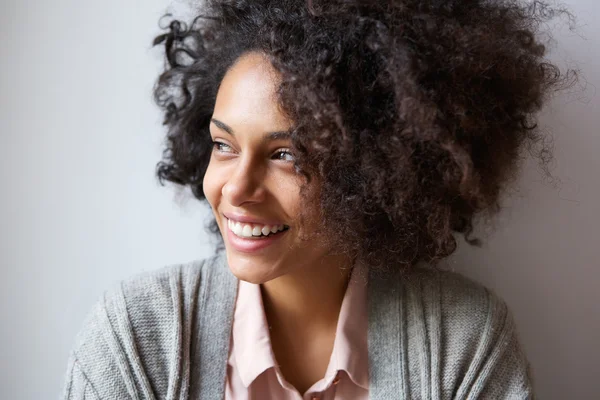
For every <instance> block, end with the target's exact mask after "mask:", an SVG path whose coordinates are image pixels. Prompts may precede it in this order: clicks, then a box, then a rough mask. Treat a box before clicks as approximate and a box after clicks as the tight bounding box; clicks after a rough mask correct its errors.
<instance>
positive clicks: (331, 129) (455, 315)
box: [64, 0, 571, 400]
mask: <svg viewBox="0 0 600 400" xmlns="http://www.w3.org/2000/svg"><path fill="white" fill-rule="evenodd" d="M200 8H201V9H202V10H203V11H202V14H201V15H199V16H198V17H197V18H195V19H194V20H193V22H192V23H191V24H190V25H189V26H187V25H186V24H184V23H182V22H180V21H172V22H171V23H170V24H169V28H168V32H167V33H165V34H163V35H160V36H158V37H157V38H156V39H155V42H154V43H155V44H156V45H158V44H164V45H165V52H166V57H167V61H168V63H167V68H166V70H165V71H164V72H163V73H162V74H161V76H160V77H159V80H158V82H157V85H156V88H155V95H156V100H157V102H158V104H159V105H160V106H161V107H162V108H163V110H164V111H165V124H166V125H167V127H168V129H169V132H168V136H167V148H166V150H165V152H164V158H163V160H162V161H161V162H160V163H159V164H158V167H157V174H158V177H159V178H160V179H161V182H163V181H169V182H172V183H175V184H178V185H187V186H189V187H190V188H191V189H192V192H193V193H194V195H195V196H196V198H197V199H198V200H201V201H206V202H207V203H208V204H209V205H210V207H211V209H212V211H213V214H214V224H213V226H212V228H213V229H212V230H213V232H214V233H215V234H217V235H219V236H220V237H221V238H222V241H223V249H222V250H219V251H217V254H216V255H215V256H214V257H212V258H209V259H206V260H201V261H195V262H190V263H189V264H186V265H173V266H169V267H166V268H164V269H162V270H160V271H154V272H151V273H146V274H145V275H142V276H138V277H136V278H133V279H131V280H128V281H125V282H123V283H122V284H121V285H120V286H119V287H118V288H116V289H115V290H112V291H108V292H107V293H106V294H105V296H103V298H102V300H101V301H100V302H99V303H98V304H97V305H96V307H95V308H94V310H93V311H92V312H91V313H90V315H89V317H88V320H87V321H86V323H85V325H84V328H83V329H82V331H81V333H80V336H79V339H78V342H77V344H76V346H75V348H74V350H73V352H72V357H71V361H70V364H69V373H68V378H67V383H66V386H65V395H64V398H65V399H88V398H89V399H99V398H119V399H121V398H131V399H163V398H164V399H227V400H231V399H240V400H243V399H265V398H273V399H296V400H300V399H321V398H322V399H359V400H360V399H367V398H370V399H376V400H384V399H386V400H387V399H396V398H397V399H406V398H419V399H529V398H531V397H532V395H533V394H532V387H531V383H530V376H529V371H528V366H527V362H526V359H525V356H524V354H523V352H522V351H521V349H520V346H519V343H518V338H517V333H516V329H515V327H514V324H513V321H512V317H511V315H510V312H509V311H508V310H507V308H506V306H505V305H504V303H503V302H502V300H500V299H499V298H498V297H496V296H495V295H494V294H493V293H492V292H490V291H489V290H487V289H486V288H484V287H481V286H480V285H477V284H475V283H473V282H471V281H469V280H467V279H465V278H462V277H460V276H459V275H456V274H453V273H450V272H443V271H441V270H439V269H436V268H433V267H435V266H436V264H438V262H439V261H440V260H442V259H444V258H445V257H447V256H449V255H450V254H452V253H453V252H454V250H455V247H456V238H455V235H457V234H463V235H465V237H466V239H467V241H468V242H469V243H471V244H477V243H478V241H477V239H474V238H471V237H470V235H471V233H472V230H473V228H472V226H473V220H474V218H475V217H476V216H477V215H478V214H481V213H484V212H489V213H492V212H494V211H498V209H499V199H500V195H501V192H502V189H503V188H505V187H506V186H507V185H508V184H509V183H510V180H511V178H514V176H515V175H516V172H517V171H518V166H519V160H520V155H521V153H522V151H523V149H525V148H529V149H530V150H535V146H534V145H535V144H536V143H538V142H539V139H540V138H541V133H540V132H538V131H537V129H536V125H535V115H536V112H537V111H538V110H539V109H540V108H541V106H542V104H543V101H544V100H545V98H546V97H547V95H548V94H549V93H550V92H551V91H553V90H555V89H557V88H560V87H561V86H563V85H566V84H568V83H569V79H571V76H570V75H568V74H567V75H566V76H565V75H561V73H560V71H558V69H557V68H556V67H554V66H553V65H551V64H549V63H548V62H547V61H546V60H545V59H544V54H545V50H544V46H543V45H542V44H540V43H539V42H538V39H537V34H538V32H537V29H538V27H539V26H540V23H541V22H543V21H545V20H547V19H549V18H551V17H553V15H554V13H555V12H556V11H557V10H555V9H551V8H549V7H548V6H546V5H545V4H544V3H541V2H534V3H523V4H521V3H520V2H518V1H513V0H506V1H503V0H496V1H486V0H470V1H464V0H461V1H422V0H393V1H392V0H390V1H384V2H382V1H367V0H339V1H319V2H315V1H308V2H307V3H306V2H305V1H301V0H297V1H296V0H279V1H278V0H252V1H245V0H238V1H228V0H210V1H207V2H205V3H202V4H201V5H200ZM538 150H540V151H541V152H540V153H539V155H540V156H541V158H540V159H541V161H542V166H545V163H547V162H548V158H547V154H548V149H546V148H542V149H538Z"/></svg>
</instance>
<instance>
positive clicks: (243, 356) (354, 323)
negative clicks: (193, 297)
mask: <svg viewBox="0 0 600 400" xmlns="http://www.w3.org/2000/svg"><path fill="white" fill-rule="evenodd" d="M366 276H367V274H366V273H365V269H364V267H363V266H360V265H357V267H355V268H354V269H353V271H352V275H351V278H350V282H349V283H348V288H347V289H346V293H345V295H344V299H343V300H342V306H341V309H340V315H339V319H338V324H337V328H336V334H335V340H334V343H333V351H332V353H331V357H330V359H329V364H328V366H327V370H326V372H325V376H324V377H323V378H322V379H321V380H319V381H317V382H315V383H314V384H313V385H312V386H311V387H310V388H309V389H308V390H307V391H306V393H304V394H300V393H299V392H298V391H297V390H296V388H294V387H293V386H292V385H291V384H289V383H288V382H287V381H286V380H285V378H284V377H283V375H282V374H281V371H280V370H279V367H278V365H277V362H276V361H275V355H274V354H273V350H272V348H271V339H270V336H269V328H268V326H267V318H266V316H265V312H264V308H263V302H262V296H261V292H260V286H259V285H256V284H252V283H248V282H245V281H239V286H238V296H237V300H236V304H235V312H234V317H233V326H232V334H231V344H230V347H229V359H228V362H227V382H226V386H225V400H258V399H261V400H262V399H277V400H313V399H319V400H349V399H352V400H368V397H369V365H368V350H367V328H368V326H367V287H366Z"/></svg>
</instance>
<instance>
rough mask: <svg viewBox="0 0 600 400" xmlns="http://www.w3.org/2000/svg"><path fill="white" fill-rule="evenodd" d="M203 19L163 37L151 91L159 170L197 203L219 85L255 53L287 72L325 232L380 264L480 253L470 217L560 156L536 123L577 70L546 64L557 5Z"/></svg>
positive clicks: (455, 5) (210, 15)
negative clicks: (464, 250) (160, 121)
mask: <svg viewBox="0 0 600 400" xmlns="http://www.w3.org/2000/svg"><path fill="white" fill-rule="evenodd" d="M198 10H199V11H198V13H199V14H200V15H198V16H197V17H196V18H194V19H193V21H192V22H190V23H189V25H188V24H186V23H185V22H182V21H180V20H176V19H171V21H170V23H169V25H168V27H165V28H164V29H165V31H166V32H165V33H164V34H161V35H160V36H157V37H156V38H155V40H154V45H158V44H163V45H164V51H165V55H166V63H165V70H164V71H163V72H162V73H161V75H160V77H159V78H158V81H157V83H156V85H155V88H154V96H155V100H156V102H157V104H158V105H159V106H160V107H161V108H162V109H163V110H164V113H165V118H164V124H165V125H166V126H167V127H168V135H167V140H166V148H165V150H164V153H163V159H162V160H161V161H160V162H159V163H158V165H157V169H156V173H157V176H158V178H159V180H160V182H161V184H163V182H164V181H169V182H172V183H175V184H178V185H187V186H189V187H190V188H191V191H192V193H193V194H194V196H195V197H196V198H197V199H199V200H204V199H205V196H204V191H203V187H202V181H203V177H204V173H205V171H206V168H207V165H208V163H209V159H210V154H211V151H212V143H211V137H210V135H209V122H210V118H211V115H212V112H213V108H214V104H215V99H216V94H217V91H218V88H219V84H220V82H221V80H222V79H223V77H224V75H225V73H226V72H227V70H228V69H229V68H230V67H231V66H232V65H233V63H235V61H236V60H237V59H238V58H239V57H240V56H241V55H243V54H244V53H246V52H250V51H257V52H260V53H262V54H264V55H265V56H266V57H267V58H268V60H269V61H270V62H271V64H272V65H273V67H274V68H275V69H276V70H277V71H278V72H279V73H280V75H281V82H280V85H279V86H278V88H277V96H278V103H279V104H280V107H281V110H282V111H283V112H284V113H285V114H286V115H287V116H288V117H289V118H290V119H291V120H292V121H293V122H294V128H293V130H292V135H291V138H292V146H293V149H294V152H295V159H296V161H295V163H296V165H295V166H296V169H297V170H298V171H299V173H302V174H303V175H304V176H306V177H307V178H308V179H309V180H310V179H311V178H312V177H315V176H318V178H319V179H318V181H319V184H320V195H319V199H318V201H319V202H320V211H321V214H322V218H323V226H324V227H325V228H324V229H326V230H328V231H329V232H331V233H333V232H335V234H331V235H327V237H328V238H330V240H331V241H332V243H333V244H335V245H336V246H337V247H336V248H337V249H340V250H341V251H343V252H346V253H348V254H352V255H354V256H356V257H360V258H361V259H363V260H366V261H367V262H368V263H369V265H371V266H373V267H377V266H384V265H387V266H391V265H393V266H398V267H400V268H409V267H410V266H412V265H414V264H416V263H418V262H420V261H424V262H427V263H430V264H433V265H435V264H436V263H437V262H438V261H440V260H442V259H443V258H445V257H447V256H449V255H450V254H452V253H453V252H454V251H455V249H456V246H457V242H456V238H455V234H463V235H464V237H465V239H466V241H467V242H468V243H470V244H472V245H480V240H479V239H476V238H472V237H470V236H471V234H472V232H473V223H474V218H475V217H476V216H477V215H479V214H481V213H483V212H486V213H489V215H493V214H495V213H497V212H498V211H499V210H500V197H501V194H502V192H503V189H505V188H506V187H507V185H508V184H509V183H511V182H513V181H514V179H515V177H516V173H517V171H518V170H519V167H520V164H521V161H522V160H523V157H522V156H523V149H529V150H530V151H529V152H530V153H531V154H533V155H534V156H535V157H537V158H538V159H539V160H540V162H541V164H542V165H543V166H544V165H547V164H548V162H549V161H550V160H551V158H552V155H551V149H550V148H548V147H547V146H546V144H545V141H544V140H543V136H542V134H541V132H540V130H539V129H538V128H537V124H536V114H537V112H538V111H539V110H540V108H541V106H542V104H543V103H544V102H545V100H547V99H548V97H549V95H551V94H552V93H553V92H554V91H556V90H557V89H560V88H562V87H564V86H565V85H568V84H569V81H573V74H570V73H566V74H565V73H563V72H561V71H560V69H559V68H558V67H556V66H555V65H553V64H551V63H549V62H548V61H547V60H546V59H545V57H544V56H545V53H546V48H545V46H544V44H543V43H542V41H541V39H540V36H539V34H540V26H541V25H542V24H543V23H544V22H546V21H548V20H550V19H552V18H554V17H555V16H556V14H557V13H565V12H566V11H564V10H562V9H558V8H556V7H554V8H553V7H550V6H549V5H548V4H546V3H544V2H540V1H534V2H533V3H522V2H519V1H516V0H388V1H380V0H379V1H375V0H334V1H332V0H327V1H325V0H321V1H315V0H312V1H311V0H308V1H304V0H207V1H206V2H204V3H203V4H201V5H200V6H199V8H198ZM200 10H201V11H200ZM169 18H170V16H169ZM570 72H573V71H570ZM540 144H541V145H542V148H541V149H539V151H537V152H536V151H532V150H533V149H534V148H536V146H537V145H540ZM538 147H539V146H538ZM534 153H535V154H534ZM544 171H545V172H546V173H549V172H548V170H547V168H546V169H545V170H544ZM215 227H216V224H213V227H212V230H213V231H214V232H217V231H218V228H215Z"/></svg>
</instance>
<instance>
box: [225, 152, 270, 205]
mask: <svg viewBox="0 0 600 400" xmlns="http://www.w3.org/2000/svg"><path fill="white" fill-rule="evenodd" d="M263 175H264V174H263V172H262V168H261V166H260V165H257V164H253V163H252V162H251V161H250V160H240V162H239V163H238V164H237V165H236V167H235V169H234V170H233V171H232V172H231V175H230V176H229V177H228V179H227V180H226V182H225V184H224V185H223V187H222V189H221V193H222V195H223V198H224V199H225V200H227V202H229V204H231V205H232V206H234V207H239V206H242V205H244V204H248V203H260V202H262V201H264V199H265V193H266V190H265V188H264V182H263V181H264V176H263Z"/></svg>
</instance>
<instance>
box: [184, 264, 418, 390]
mask: <svg viewBox="0 0 600 400" xmlns="http://www.w3.org/2000/svg"><path fill="white" fill-rule="evenodd" d="M401 279H402V278H401V273H400V271H397V272H390V271H385V273H382V272H378V271H376V270H374V269H369V279H368V289H367V290H368V295H367V302H368V314H369V317H368V334H367V336H368V352H369V398H370V399H371V400H390V399H401V400H405V399H408V393H409V392H408V386H407V375H408V371H407V369H408V365H407V360H406V359H405V356H404V355H405V354H408V353H407V351H406V350H407V349H406V342H407V338H406V337H405V336H404V334H403V332H404V329H401V324H402V320H403V318H404V315H405V312H406V310H404V302H403V301H402V298H403V296H404V293H403V290H402V283H401ZM237 287H238V279H237V278H236V277H235V276H234V275H233V274H232V273H231V272H230V270H229V266H228V265H227V258H226V256H225V255H224V254H222V253H219V254H217V255H216V256H215V257H213V258H211V259H209V260H207V261H206V262H205V263H204V265H203V266H202V268H201V275H200V284H199V287H198V294H197V296H196V301H197V306H196V311H195V321H196V323H197V324H198V325H197V328H196V329H195V330H196V332H197V337H196V339H195V341H193V343H192V357H193V358H192V359H193V362H192V369H191V376H190V381H191V382H190V391H189V398H190V399H223V398H224V394H225V381H226V374H227V358H228V356H229V345H230V337H231V327H232V323H233V312H234V306H235V300H236V294H237Z"/></svg>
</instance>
